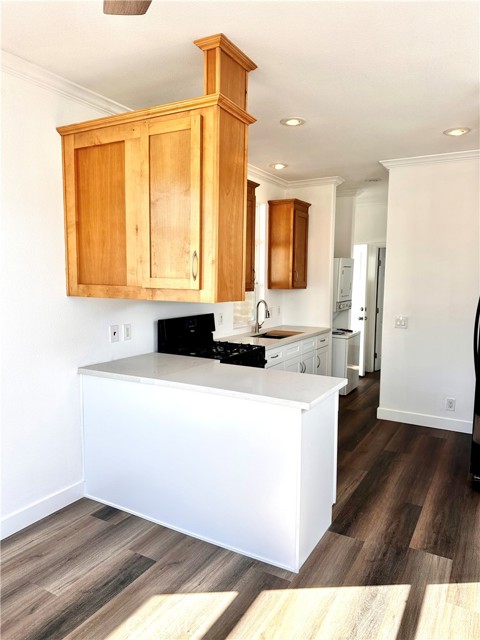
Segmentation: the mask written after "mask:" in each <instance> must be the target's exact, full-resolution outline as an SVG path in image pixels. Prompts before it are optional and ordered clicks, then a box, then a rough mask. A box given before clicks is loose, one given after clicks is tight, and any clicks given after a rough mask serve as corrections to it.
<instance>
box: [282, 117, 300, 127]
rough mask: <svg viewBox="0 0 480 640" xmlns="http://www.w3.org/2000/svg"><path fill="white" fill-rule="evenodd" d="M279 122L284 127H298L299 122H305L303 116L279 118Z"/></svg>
mask: <svg viewBox="0 0 480 640" xmlns="http://www.w3.org/2000/svg"><path fill="white" fill-rule="evenodd" d="M280 124H284V125H285V126H286V127H299V126H300V125H301V124H305V120H304V119H303V118H294V117H292V118H283V120H280Z"/></svg>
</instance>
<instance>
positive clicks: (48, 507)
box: [0, 481, 85, 540]
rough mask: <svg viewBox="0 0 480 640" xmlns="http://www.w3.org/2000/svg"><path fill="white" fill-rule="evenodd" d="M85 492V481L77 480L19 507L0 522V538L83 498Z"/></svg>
mask: <svg viewBox="0 0 480 640" xmlns="http://www.w3.org/2000/svg"><path fill="white" fill-rule="evenodd" d="M84 494H85V483H84V482H83V481H82V482H77V483H76V484H72V485H71V486H70V487H66V488H65V489H62V490H61V491H58V492H57V493H53V494H51V495H50V496H47V497H46V498H42V499H41V500H39V501H38V502H34V503H33V504H31V505H29V506H28V507H25V508H24V509H19V510H18V511H15V512H14V513H11V514H9V515H7V516H5V517H4V518H2V522H1V534H0V539H1V540H3V539H4V538H7V537H8V536H11V535H13V534H14V533H17V531H20V530H21V529H25V527H28V526H30V525H31V524H34V523H35V522H38V521H39V520H41V519H42V518H46V517H47V516H50V515H52V513H55V511H58V510H59V509H63V507H66V506H68V505H69V504H72V502H76V501H77V500H79V499H80V498H83V496H84Z"/></svg>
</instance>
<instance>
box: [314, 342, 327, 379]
mask: <svg viewBox="0 0 480 640" xmlns="http://www.w3.org/2000/svg"><path fill="white" fill-rule="evenodd" d="M315 357H316V369H315V373H316V374H317V375H319V376H327V375H328V347H321V348H320V349H317V352H316V356H315Z"/></svg>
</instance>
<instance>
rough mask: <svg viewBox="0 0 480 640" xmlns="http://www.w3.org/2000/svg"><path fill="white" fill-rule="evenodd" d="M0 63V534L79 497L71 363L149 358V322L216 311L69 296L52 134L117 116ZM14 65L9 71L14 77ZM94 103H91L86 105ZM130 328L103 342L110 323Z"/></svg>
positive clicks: (227, 329) (227, 326)
mask: <svg viewBox="0 0 480 640" xmlns="http://www.w3.org/2000/svg"><path fill="white" fill-rule="evenodd" d="M5 59H6V60H8V70H6V68H7V65H4V59H2V66H4V68H3V70H2V164H3V167H2V172H3V176H2V178H3V185H2V187H3V188H2V208H1V211H2V234H1V247H0V250H1V286H2V300H3V314H2V331H1V367H2V382H1V394H2V416H1V417H2V453H1V456H2V457H1V465H2V535H3V536H6V535H9V534H10V533H13V532H14V531H16V530H18V529H21V528H22V527H24V526H27V525H28V524H30V523H31V522H33V521H35V520H37V519H39V518H41V517H43V516H45V515H48V514H49V513H51V512H53V511H55V510H56V509H58V508H60V507H62V506H64V505H65V504H68V503H69V502H71V501H73V500H75V499H77V498H78V497H80V496H81V495H82V491H83V484H82V480H83V473H82V458H81V428H80V386H79V385H80V383H79V377H78V376H77V373H76V372H77V368H78V367H79V366H80V365H85V364H91V363H95V362H102V361H106V360H111V359H115V358H120V357H123V356H129V355H135V354H139V353H145V352H151V351H153V350H154V349H155V347H156V340H155V325H154V322H155V320H156V319H158V318H162V317H169V316H170V317H171V316H176V315H186V314H188V313H202V312H207V311H210V310H215V311H220V310H221V311H222V312H223V314H224V326H223V328H222V329H223V332H224V333H225V334H227V333H232V322H233V320H232V312H231V308H232V305H231V304H222V305H194V304H182V303H161V302H135V301H125V300H107V299H87V298H73V297H67V296H66V294H65V258H64V232H63V202H62V197H63V196H62V160H61V142H60V136H59V134H58V133H57V132H56V130H55V127H57V126H59V125H62V124H68V123H73V122H79V121H82V120H87V119H91V118H98V117H100V116H103V115H106V113H107V112H108V110H109V108H110V113H111V112H114V111H116V112H118V111H119V110H120V109H118V108H116V107H118V105H114V104H113V103H112V104H109V103H108V101H105V100H103V99H100V97H98V96H92V95H88V94H87V92H83V91H81V90H80V88H78V87H74V86H72V85H69V84H68V83H66V82H63V81H61V80H60V79H58V78H56V77H54V76H51V75H50V74H46V73H42V72H41V70H39V69H38V68H36V67H33V66H31V67H29V65H26V64H25V63H22V62H21V61H18V59H17V61H18V65H16V63H15V59H14V57H12V56H8V57H6V58H5ZM17 67H18V68H17ZM94 103H96V104H97V103H98V104H100V105H101V106H93V104H94ZM122 323H131V324H132V333H133V337H132V340H131V341H130V342H119V343H114V344H110V343H109V340H108V326H109V325H110V324H122Z"/></svg>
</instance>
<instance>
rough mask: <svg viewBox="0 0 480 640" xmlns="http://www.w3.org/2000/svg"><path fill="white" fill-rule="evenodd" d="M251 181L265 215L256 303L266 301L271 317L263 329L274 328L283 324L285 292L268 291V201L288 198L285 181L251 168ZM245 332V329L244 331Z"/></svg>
mask: <svg viewBox="0 0 480 640" xmlns="http://www.w3.org/2000/svg"><path fill="white" fill-rule="evenodd" d="M248 178H249V180H253V181H254V182H256V183H257V184H259V186H258V187H257V189H256V190H255V196H256V204H257V212H258V210H259V209H260V208H261V207H262V206H263V207H264V211H265V215H264V216H263V217H261V218H260V219H259V220H258V222H259V224H258V225H257V234H256V243H257V261H256V264H255V270H256V272H257V278H256V280H258V282H259V285H258V286H257V287H256V302H258V300H260V299H262V298H263V299H264V300H266V302H267V304H268V306H269V309H270V313H271V317H270V319H269V320H265V322H264V325H263V327H262V328H263V329H265V328H266V327H269V326H270V327H273V326H276V325H279V324H282V323H283V316H284V313H283V291H278V290H275V289H267V283H268V280H267V267H268V265H267V242H268V237H267V236H268V201H269V200H281V199H283V198H286V195H285V193H286V191H285V185H286V182H285V180H282V179H278V180H277V179H275V178H274V177H272V176H270V175H269V174H266V173H264V172H263V171H261V170H259V169H257V168H255V167H251V166H250V167H249V171H248ZM263 318H264V310H263V308H262V309H261V311H260V321H262V319H263ZM242 331H243V332H244V331H245V329H243V330H242Z"/></svg>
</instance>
